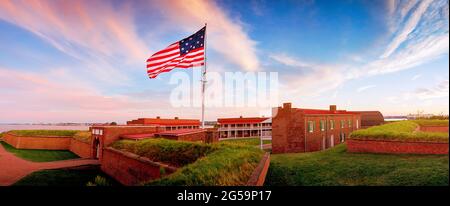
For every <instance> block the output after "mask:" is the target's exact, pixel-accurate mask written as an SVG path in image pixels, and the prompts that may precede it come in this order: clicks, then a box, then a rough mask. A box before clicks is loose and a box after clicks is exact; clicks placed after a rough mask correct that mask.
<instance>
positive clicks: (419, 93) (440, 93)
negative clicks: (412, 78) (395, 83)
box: [414, 80, 449, 100]
mask: <svg viewBox="0 0 450 206" xmlns="http://www.w3.org/2000/svg"><path fill="white" fill-rule="evenodd" d="M414 95H415V96H416V97H417V98H419V99H422V100H424V99H434V98H441V97H448V95H449V81H448V80H444V81H442V82H440V83H438V84H436V85H434V86H433V87H431V88H417V89H416V91H414Z"/></svg>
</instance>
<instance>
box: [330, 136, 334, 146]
mask: <svg viewBox="0 0 450 206" xmlns="http://www.w3.org/2000/svg"><path fill="white" fill-rule="evenodd" d="M330 147H334V135H331V136H330Z"/></svg>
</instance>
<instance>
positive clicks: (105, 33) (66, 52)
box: [0, 0, 449, 122]
mask: <svg viewBox="0 0 450 206" xmlns="http://www.w3.org/2000/svg"><path fill="white" fill-rule="evenodd" d="M448 14H449V7H448V1H445V0H444V1H443V0H430V1H428V0H423V1H399V0H389V1H381V0H380V1H369V0H366V1H364V0H361V1H356V0H353V1H351V0H348V1H318V0H317V1H314V0H305V1H300V0H297V1H287V0H285V1H264V0H253V1H232V0H220V1H200V0H199V1H175V0H172V1H20V0H17V1H2V2H1V3H0V94H1V96H2V97H3V98H2V99H0V114H1V116H0V122H69V121H72V122H106V121H118V122H124V121H126V120H129V119H132V118H138V117H144V116H145V117H154V116H162V117H170V118H171V117H174V116H179V117H184V118H200V108H198V107H184V108H174V107H173V106H171V104H170V102H169V95H170V92H171V91H172V89H174V88H175V87H176V85H173V84H170V83H169V82H170V78H171V75H170V73H166V74H162V75H160V76H158V78H156V79H148V77H147V76H146V69H145V60H146V59H147V58H148V57H149V56H150V55H151V54H152V53H154V52H156V51H158V50H160V49H163V48H164V47H166V46H168V45H169V44H171V43H173V42H176V41H178V40H180V39H181V38H184V37H186V36H188V35H190V34H192V33H194V32H195V31H196V30H198V29H200V28H201V27H202V26H203V24H204V22H208V47H207V55H208V70H209V71H214V72H219V74H223V73H224V72H226V71H231V72H237V71H241V72H247V71H258V72H259V71H265V72H278V74H279V82H280V88H279V89H280V90H279V91H280V92H279V101H278V103H279V104H280V105H281V104H282V103H283V102H292V103H293V104H294V106H295V107H305V108H327V107H328V105H330V104H336V105H337V106H338V108H340V109H347V110H380V111H381V112H382V113H383V114H385V115H402V114H408V113H416V112H418V111H423V112H424V113H435V114H439V113H444V114H448V106H449V105H448V98H449V95H448V94H449V73H448V66H449V62H448V57H449V53H448V41H449V36H448V30H449V23H448V19H449V15H448ZM185 72H187V73H188V74H189V75H191V71H185ZM267 110H268V108H261V107H224V108H209V109H207V113H206V117H207V120H215V119H216V118H218V117H232V116H239V115H244V116H259V115H261V114H264V113H265V112H267Z"/></svg>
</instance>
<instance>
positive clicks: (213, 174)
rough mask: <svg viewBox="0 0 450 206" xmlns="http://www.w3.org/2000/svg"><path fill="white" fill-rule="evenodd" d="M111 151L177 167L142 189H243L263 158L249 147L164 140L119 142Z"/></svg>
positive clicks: (259, 152)
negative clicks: (184, 186)
mask: <svg viewBox="0 0 450 206" xmlns="http://www.w3.org/2000/svg"><path fill="white" fill-rule="evenodd" d="M112 147H114V148H116V149H120V150H125V151H129V152H133V153H135V154H138V155H140V156H144V157H147V158H149V159H151V160H153V161H157V162H163V163H166V164H170V165H175V166H177V167H179V169H178V170H177V171H176V172H174V173H173V174H170V175H168V176H166V177H163V178H161V179H158V180H154V181H151V182H147V183H143V184H144V185H186V186H195V185H203V186H213V185H217V186H218V185H223V186H226V185H245V184H246V183H247V181H248V179H249V178H250V176H251V174H252V172H253V170H254V169H255V168H256V166H257V165H258V164H259V161H260V159H261V157H262V155H263V152H262V151H261V150H260V149H258V148H256V147H254V146H253V145H251V146H249V145H244V144H227V143H217V144H204V143H196V142H181V141H173V140H166V139H146V140H141V141H131V140H119V141H117V142H115V143H113V145H112Z"/></svg>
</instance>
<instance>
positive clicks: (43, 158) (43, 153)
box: [0, 141, 79, 162]
mask: <svg viewBox="0 0 450 206" xmlns="http://www.w3.org/2000/svg"><path fill="white" fill-rule="evenodd" d="M0 144H1V145H2V146H3V147H4V148H5V150H6V151H8V152H11V153H13V154H14V155H16V156H17V157H20V158H22V159H26V160H29V161H32V162H51V161H58V160H67V159H75V158H79V157H78V156H77V155H76V154H74V153H72V152H70V151H67V150H34V149H16V148H14V147H12V146H11V145H9V144H7V143H6V142H3V141H0Z"/></svg>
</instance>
